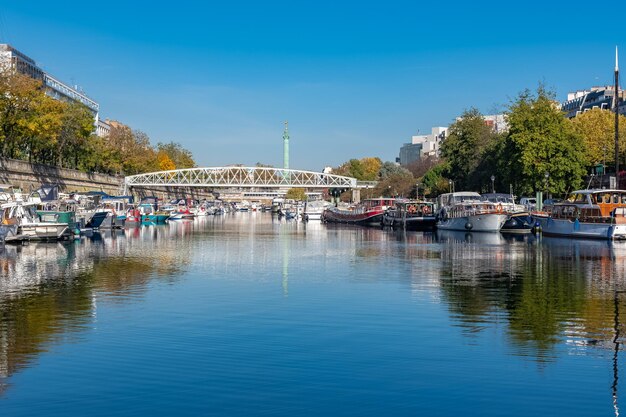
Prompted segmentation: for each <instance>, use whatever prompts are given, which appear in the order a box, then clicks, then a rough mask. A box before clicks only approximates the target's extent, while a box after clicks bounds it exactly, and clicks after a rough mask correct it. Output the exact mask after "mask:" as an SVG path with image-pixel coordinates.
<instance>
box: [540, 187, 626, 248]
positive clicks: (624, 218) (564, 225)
mask: <svg viewBox="0 0 626 417" xmlns="http://www.w3.org/2000/svg"><path fill="white" fill-rule="evenodd" d="M533 217H534V218H535V220H536V221H537V222H538V223H539V224H540V226H541V230H542V233H543V234H545V235H548V236H563V237H573V238H587V239H607V240H617V239H620V240H622V239H626V190H600V189H592V190H578V191H574V192H573V193H572V194H571V195H570V196H569V198H568V199H567V200H566V201H564V202H562V203H556V204H554V206H553V207H552V209H551V210H550V212H549V214H548V215H535V216H533Z"/></svg>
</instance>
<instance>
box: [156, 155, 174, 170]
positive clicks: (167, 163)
mask: <svg viewBox="0 0 626 417" xmlns="http://www.w3.org/2000/svg"><path fill="white" fill-rule="evenodd" d="M157 164H158V166H159V170H160V171H171V170H173V169H176V165H175V164H174V162H173V161H172V160H171V159H170V157H169V156H168V155H167V153H165V152H164V151H158V152H157Z"/></svg>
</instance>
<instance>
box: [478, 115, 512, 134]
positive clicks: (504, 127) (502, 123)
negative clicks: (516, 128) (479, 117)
mask: <svg viewBox="0 0 626 417" xmlns="http://www.w3.org/2000/svg"><path fill="white" fill-rule="evenodd" d="M483 119H485V124H486V125H487V126H491V127H492V128H493V131H494V132H496V133H502V132H506V131H508V130H509V124H508V122H507V121H506V116H505V115H504V114H489V115H487V116H483Z"/></svg>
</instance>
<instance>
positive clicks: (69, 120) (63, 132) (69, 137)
mask: <svg viewBox="0 0 626 417" xmlns="http://www.w3.org/2000/svg"><path fill="white" fill-rule="evenodd" d="M94 130H95V126H94V123H93V114H92V113H91V111H90V110H89V109H88V108H87V106H85V105H83V104H81V103H75V102H70V103H67V104H66V105H65V111H64V112H63V115H62V118H61V129H60V131H59V136H58V141H57V142H58V144H59V146H58V153H57V161H56V164H57V166H60V167H62V166H70V167H72V168H79V167H80V166H81V162H82V157H83V156H84V152H85V148H86V147H87V141H88V140H89V138H90V136H91V135H92V134H93V133H94Z"/></svg>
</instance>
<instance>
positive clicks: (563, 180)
mask: <svg viewBox="0 0 626 417" xmlns="http://www.w3.org/2000/svg"><path fill="white" fill-rule="evenodd" d="M508 122H509V134H508V136H507V137H506V139H505V143H504V145H503V149H502V154H501V157H500V158H499V160H500V169H499V171H500V173H501V175H502V176H504V177H505V181H506V182H508V183H510V184H512V185H513V187H514V189H515V191H516V192H517V193H521V194H531V193H534V192H536V191H542V190H545V189H547V190H549V191H550V192H551V193H554V194H557V195H562V194H564V193H566V192H567V191H569V190H571V189H572V188H577V187H579V186H580V185H581V183H582V177H583V175H584V174H585V169H584V167H585V154H584V148H583V146H582V139H581V137H580V135H579V134H578V133H577V132H576V130H575V129H574V125H573V124H572V122H571V121H570V120H569V119H567V118H566V117H565V116H564V115H563V113H562V112H561V111H560V110H559V109H558V108H557V106H556V105H555V102H554V93H552V92H549V91H546V90H545V89H544V88H543V87H542V86H540V87H539V88H538V89H537V92H536V93H535V94H533V93H531V92H530V91H528V90H526V91H523V92H522V93H520V94H519V96H518V97H517V98H516V99H515V100H514V101H513V102H512V103H511V105H510V106H509V112H508ZM546 173H548V178H547V180H546V177H545V174H546Z"/></svg>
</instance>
